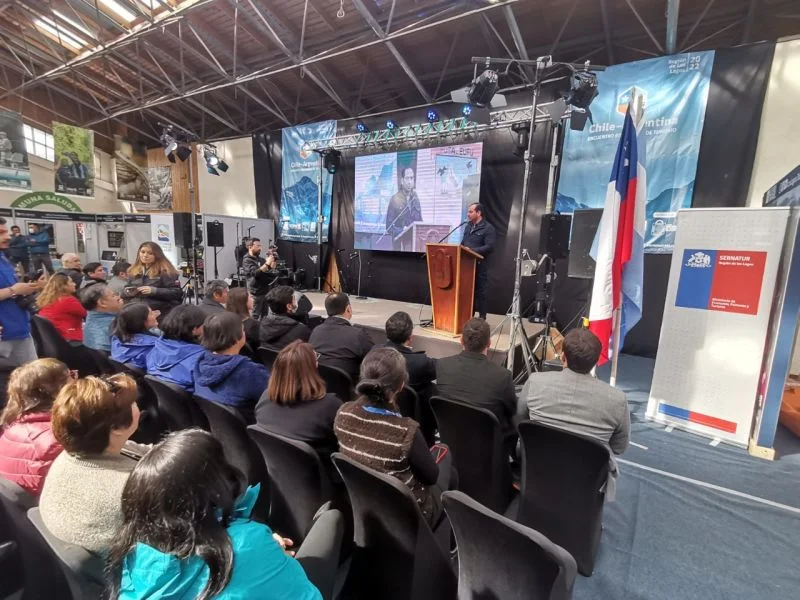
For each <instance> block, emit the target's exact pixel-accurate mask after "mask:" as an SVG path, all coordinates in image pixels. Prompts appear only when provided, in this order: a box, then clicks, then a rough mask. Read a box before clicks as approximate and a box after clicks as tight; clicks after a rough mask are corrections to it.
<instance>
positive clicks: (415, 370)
mask: <svg viewBox="0 0 800 600" xmlns="http://www.w3.org/2000/svg"><path fill="white" fill-rule="evenodd" d="M385 346H386V347H387V348H394V349H395V350H397V351H398V352H399V353H400V354H402V355H403V357H405V359H406V370H407V371H408V385H410V386H411V387H412V388H414V390H416V391H417V393H424V392H426V391H427V390H426V388H427V387H428V386H429V385H430V383H431V382H432V381H433V380H434V379H436V359H434V358H431V357H430V356H428V355H427V354H425V351H424V350H413V349H411V348H409V347H408V346H403V345H402V344H395V343H394V342H389V341H387V342H386V344H385Z"/></svg>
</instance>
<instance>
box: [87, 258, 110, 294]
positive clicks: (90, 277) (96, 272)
mask: <svg viewBox="0 0 800 600" xmlns="http://www.w3.org/2000/svg"><path fill="white" fill-rule="evenodd" d="M107 277H108V276H107V274H106V268H105V267H104V266H103V265H101V264H100V263H99V262H90V263H88V264H87V265H86V266H85V267H83V281H82V282H81V287H82V288H85V287H87V286H90V285H93V284H95V283H106V279H107Z"/></svg>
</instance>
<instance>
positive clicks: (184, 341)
mask: <svg viewBox="0 0 800 600" xmlns="http://www.w3.org/2000/svg"><path fill="white" fill-rule="evenodd" d="M203 321H205V315H204V314H203V311H202V310H200V309H199V308H198V307H197V306H194V305H192V304H181V305H180V306H178V307H176V308H174V309H173V310H172V311H170V313H169V314H168V315H167V316H166V317H164V318H163V319H162V320H161V325H160V327H161V331H162V335H161V337H160V338H158V339H157V340H156V343H155V345H154V346H153V349H152V350H151V351H150V353H149V354H148V355H147V374H148V375H152V376H153V377H158V378H159V379H161V380H163V381H168V382H170V383H174V384H175V385H179V386H180V387H182V388H183V389H184V390H186V391H187V392H189V393H190V394H191V393H192V392H194V367H195V365H196V364H197V361H198V360H200V357H201V356H202V355H203V352H204V350H203V347H202V346H201V345H200V337H201V336H202V335H203Z"/></svg>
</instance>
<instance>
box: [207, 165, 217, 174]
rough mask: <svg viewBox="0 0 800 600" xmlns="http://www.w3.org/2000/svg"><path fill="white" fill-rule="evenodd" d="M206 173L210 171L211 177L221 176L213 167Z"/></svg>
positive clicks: (208, 167) (208, 168)
mask: <svg viewBox="0 0 800 600" xmlns="http://www.w3.org/2000/svg"><path fill="white" fill-rule="evenodd" d="M206 171H208V172H209V173H210V174H211V175H217V176H219V173H218V172H217V170H216V169H215V168H214V167H212V166H211V165H209V166H207V167H206Z"/></svg>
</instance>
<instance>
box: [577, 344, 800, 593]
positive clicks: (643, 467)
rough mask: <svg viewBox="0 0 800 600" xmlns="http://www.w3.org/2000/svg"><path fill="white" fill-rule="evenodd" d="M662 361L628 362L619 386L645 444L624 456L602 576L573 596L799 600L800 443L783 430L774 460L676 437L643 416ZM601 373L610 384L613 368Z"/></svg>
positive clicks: (608, 518)
mask: <svg viewBox="0 0 800 600" xmlns="http://www.w3.org/2000/svg"><path fill="white" fill-rule="evenodd" d="M653 365H654V361H652V360H649V359H644V358H639V357H633V356H622V357H621V359H620V371H619V377H618V382H619V387H620V388H621V389H623V390H624V391H625V392H626V394H627V395H628V401H629V403H630V406H631V411H632V420H633V423H632V437H631V440H632V442H634V443H635V444H638V445H639V446H637V445H632V446H631V447H630V448H629V449H628V451H627V452H626V453H625V454H624V455H623V456H622V457H621V458H622V459H623V460H622V461H621V464H620V477H619V481H618V487H617V500H616V501H615V502H613V503H609V504H607V505H606V507H605V514H604V518H603V523H604V527H605V529H604V532H603V538H602V542H601V545H600V551H599V554H598V557H597V562H596V565H595V571H594V574H593V575H592V577H589V578H586V577H581V576H578V581H577V582H576V584H575V594H574V597H575V598H576V599H577V600H584V599H590V598H591V599H609V600H612V599H613V600H616V599H626V600H627V599H632V600H633V599H636V600H638V599H641V600H683V599H690V598H691V599H703V600H706V599H707V600H716V599H720V600H722V599H725V600H740V599H741V600H752V599H753V598H757V599H758V600H789V599H798V598H800V565H799V564H798V558H799V557H800V440H798V439H797V438H794V437H793V436H792V435H791V434H789V433H788V432H786V431H780V432H779V436H778V439H777V442H776V449H777V450H778V459H777V460H776V461H774V462H771V461H765V460H762V459H757V458H753V457H751V456H750V455H749V454H747V452H746V451H745V450H743V449H740V448H736V447H733V446H729V445H725V444H720V445H719V446H716V447H714V446H710V445H709V441H710V440H708V439H706V438H703V437H700V436H696V435H693V434H690V433H687V432H682V431H680V430H677V429H676V430H673V431H672V432H669V433H667V432H666V431H665V430H664V428H663V426H660V425H656V424H653V423H649V422H647V421H646V420H645V418H644V414H645V410H646V408H647V398H648V393H649V389H650V381H651V380H652V375H653ZM599 376H600V377H601V378H603V379H606V380H607V379H608V369H603V370H601V371H600V373H599ZM640 446H643V447H640ZM704 484H706V485H704ZM707 484H710V486H709V485H707ZM714 486H717V487H714Z"/></svg>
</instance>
